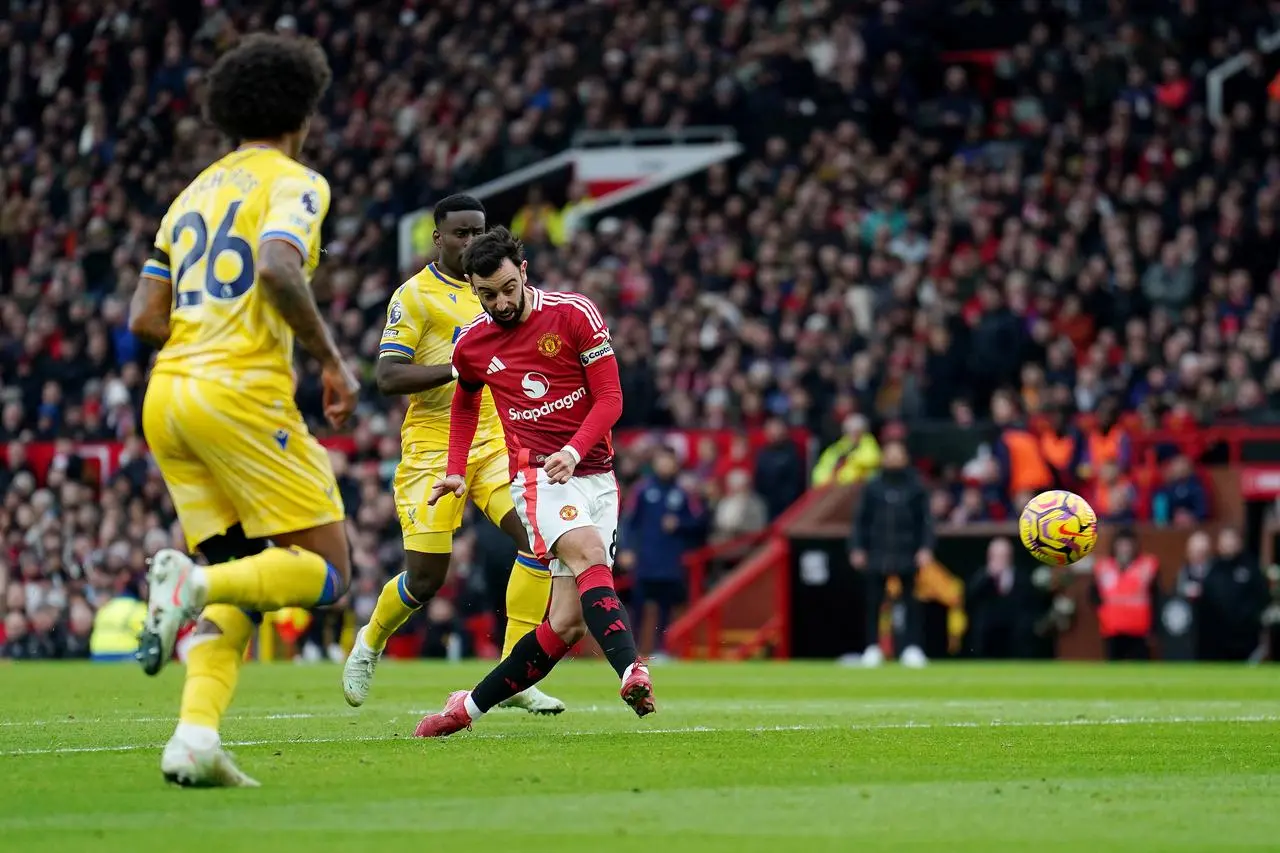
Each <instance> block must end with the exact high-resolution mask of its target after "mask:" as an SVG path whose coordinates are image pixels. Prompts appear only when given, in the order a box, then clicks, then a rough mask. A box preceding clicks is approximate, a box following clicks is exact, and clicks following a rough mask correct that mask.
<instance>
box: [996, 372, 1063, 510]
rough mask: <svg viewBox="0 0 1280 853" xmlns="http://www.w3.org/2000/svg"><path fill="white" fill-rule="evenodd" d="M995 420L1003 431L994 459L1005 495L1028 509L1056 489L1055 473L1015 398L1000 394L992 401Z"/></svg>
mask: <svg viewBox="0 0 1280 853" xmlns="http://www.w3.org/2000/svg"><path fill="white" fill-rule="evenodd" d="M991 419H992V420H993V421H994V422H995V424H996V427H997V428H999V430H1000V435H999V437H998V438H997V439H996V443H995V448H994V451H995V452H994V455H995V459H996V463H997V465H998V466H999V482H1000V484H1001V492H1002V494H1004V495H1006V496H1008V499H1009V500H1010V501H1011V506H1015V507H1020V506H1024V505H1026V503H1027V501H1029V500H1031V499H1032V498H1033V497H1035V496H1036V495H1037V494H1038V493H1040V492H1043V491H1045V490H1046V489H1050V488H1053V482H1054V478H1053V471H1052V470H1051V469H1050V468H1049V465H1048V463H1046V462H1045V459H1044V456H1043V455H1042V454H1041V452H1040V443H1039V441H1037V439H1036V437H1035V436H1034V435H1032V434H1031V432H1029V431H1028V430H1027V427H1026V425H1025V424H1024V423H1023V422H1022V420H1021V419H1020V412H1019V411H1018V404H1017V403H1016V402H1015V401H1014V399H1013V397H1012V396H1011V395H1009V394H1007V393H1004V392H999V393H997V394H996V395H995V396H994V397H992V398H991Z"/></svg>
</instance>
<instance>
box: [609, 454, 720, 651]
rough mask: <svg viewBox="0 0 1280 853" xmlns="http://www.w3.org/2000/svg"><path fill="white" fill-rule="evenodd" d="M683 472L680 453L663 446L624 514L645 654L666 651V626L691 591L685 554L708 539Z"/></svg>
mask: <svg viewBox="0 0 1280 853" xmlns="http://www.w3.org/2000/svg"><path fill="white" fill-rule="evenodd" d="M679 473H680V458H679V456H677V455H676V452H675V451H674V450H672V449H671V448H669V447H659V448H658V450H657V452H656V453H655V455H654V460H653V473H652V474H651V475H650V476H648V477H646V478H644V479H642V480H641V481H640V482H639V483H638V484H637V485H636V486H635V487H633V489H632V491H631V495H630V497H629V498H628V500H627V505H626V508H625V510H624V512H623V515H622V525H623V527H625V528H626V531H627V533H626V535H625V541H626V542H627V543H628V547H629V549H630V550H631V551H633V552H634V557H632V558H631V559H629V560H628V562H629V563H631V565H632V566H634V568H633V569H632V574H633V577H634V584H633V586H632V589H631V608H632V611H633V613H632V621H633V622H635V624H636V633H637V635H638V636H637V640H638V642H637V646H638V647H639V649H640V652H641V654H644V655H649V654H652V653H653V652H654V651H655V650H656V651H657V652H659V653H661V652H664V651H665V648H664V645H663V643H664V640H663V638H664V637H665V636H666V631H667V627H668V626H669V625H670V624H671V620H672V617H673V615H674V613H675V610H676V608H678V607H679V606H680V605H682V604H683V603H684V602H685V600H686V598H687V596H688V590H687V589H686V586H685V566H684V557H685V555H686V554H687V553H689V552H690V551H691V550H693V549H694V548H697V547H698V546H699V545H701V544H702V542H703V541H704V540H705V538H706V529H707V513H706V510H705V509H704V508H703V506H702V502H701V501H700V500H699V499H698V498H697V496H695V495H694V494H692V493H691V492H689V490H687V489H685V488H684V487H683V486H681V485H680V484H679V483H678V482H677V481H676V475H677V474H679Z"/></svg>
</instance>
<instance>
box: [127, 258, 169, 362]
mask: <svg viewBox="0 0 1280 853" xmlns="http://www.w3.org/2000/svg"><path fill="white" fill-rule="evenodd" d="M172 304H173V285H172V284H171V283H170V282H169V280H168V279H160V278H158V277H155V276H151V275H146V274H144V275H142V276H140V277H139V278H138V287H137V288H136V289H135V290H134V291H133V298H132V299H130V300H129V331H131V332H133V333H134V334H135V335H137V336H138V337H139V338H142V340H144V341H146V342H147V343H149V344H151V345H152V346H157V347H162V346H164V344H165V342H166V341H167V340H169V307H170V306H171V305H172Z"/></svg>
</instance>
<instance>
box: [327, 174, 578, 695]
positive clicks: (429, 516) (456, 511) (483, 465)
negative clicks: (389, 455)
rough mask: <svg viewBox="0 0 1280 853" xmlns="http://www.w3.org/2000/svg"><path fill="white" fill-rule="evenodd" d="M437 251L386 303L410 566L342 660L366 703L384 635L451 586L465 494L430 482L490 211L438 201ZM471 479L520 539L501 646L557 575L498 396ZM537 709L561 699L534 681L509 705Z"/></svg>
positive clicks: (442, 459)
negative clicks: (538, 551) (402, 405)
mask: <svg viewBox="0 0 1280 853" xmlns="http://www.w3.org/2000/svg"><path fill="white" fill-rule="evenodd" d="M433 215H434V218H435V232H434V233H433V234H432V239H433V241H434V242H435V247H436V253H437V258H438V259H437V260H436V261H435V262H433V263H430V264H428V265H427V266H426V268H425V269H423V270H422V271H420V272H419V273H418V274H417V275H415V276H413V277H412V278H410V279H409V280H408V281H406V282H405V283H404V284H403V285H401V286H400V287H399V288H398V289H397V290H396V292H395V294H394V295H393V296H392V297H391V302H390V304H388V306H387V325H386V328H385V329H383V332H382V343H381V345H380V346H379V347H378V368H377V373H376V377H377V381H378V390H379V391H381V392H382V393H384V394H407V395H409V410H408V411H407V412H406V413H405V417H404V425H403V427H402V428H401V439H400V446H401V454H400V463H399V464H398V465H397V466H396V475H395V497H396V512H397V515H399V517H400V529H401V530H402V531H403V533H404V552H405V559H404V571H402V572H401V573H400V574H398V575H396V576H395V577H393V578H392V579H391V580H390V581H388V582H387V584H386V585H385V586H384V587H383V588H382V593H381V594H380V595H379V596H378V603H377V605H376V606H375V607H374V610H373V614H372V616H371V617H370V619H369V624H368V625H366V626H365V627H363V628H361V629H360V631H359V633H358V634H357V635H356V641H355V644H354V646H353V648H352V650H351V654H350V656H348V658H347V662H346V665H345V666H344V667H343V670H342V692H343V695H344V696H345V697H346V700H347V703H348V704H350V705H353V706H358V705H363V704H364V701H365V699H366V698H368V695H369V690H370V688H371V687H372V685H373V676H374V671H375V669H376V667H377V665H378V661H379V659H380V658H381V657H382V651H383V649H384V648H385V647H386V645H387V640H388V639H390V637H391V635H392V634H394V633H395V632H396V630H398V629H399V628H400V626H401V625H403V624H404V623H405V622H406V621H408V619H409V617H411V616H412V615H413V614H414V613H415V612H417V611H418V610H420V609H421V608H422V607H423V606H424V605H425V604H426V603H427V602H428V601H430V600H431V598H432V597H434V596H435V594H436V592H438V591H439V589H440V587H441V586H443V585H444V582H445V578H446V577H447V575H448V573H449V563H450V562H451V560H452V552H453V534H454V531H456V530H457V529H458V527H459V526H460V525H461V523H462V510H463V506H464V504H463V501H461V500H447V501H442V502H437V503H433V504H431V505H428V504H427V496H428V494H429V493H430V491H431V487H432V486H433V485H434V484H435V483H436V482H438V481H439V480H440V479H441V478H442V477H444V476H445V474H446V473H447V472H446V470H445V464H446V462H447V460H448V455H449V409H450V405H451V402H452V400H453V387H452V386H453V381H454V375H455V374H454V371H453V365H452V358H453V345H454V340H455V339H456V338H457V336H458V335H459V334H460V332H461V329H462V327H463V326H465V325H467V324H468V323H469V322H471V321H472V320H473V319H475V317H476V315H478V314H480V313H481V310H480V303H479V301H477V299H476V296H475V293H474V292H473V291H472V289H471V286H470V285H469V284H467V282H466V281H465V280H464V279H463V277H462V276H463V272H462V253H463V251H464V250H465V249H466V248H467V246H468V245H469V244H470V243H471V241H472V239H474V238H475V237H477V236H478V235H480V234H483V233H484V232H485V209H484V205H483V204H481V203H480V202H479V201H478V200H477V199H475V198H473V197H471V196H468V195H451V196H449V197H448V198H445V199H442V200H441V201H440V203H439V204H437V205H436V206H435V209H434V211H433ZM467 471H468V483H467V486H468V489H467V491H468V492H469V494H470V497H471V500H472V501H473V502H474V503H475V505H476V508H477V509H479V510H480V511H481V512H483V513H484V514H485V515H486V516H488V518H489V519H490V520H491V521H492V522H493V523H494V524H495V525H496V526H497V527H499V528H501V529H502V531H503V532H504V533H506V534H507V535H508V536H510V537H511V539H512V541H514V542H515V544H516V548H517V556H516V560H515V564H514V565H513V566H512V567H511V575H510V578H509V580H508V581H507V597H506V611H507V630H506V636H505V640H504V643H503V649H502V656H503V657H506V656H508V655H510V654H511V652H512V650H513V649H515V646H516V643H517V642H518V641H519V640H520V638H521V637H523V636H524V635H525V634H528V633H529V632H530V631H533V630H534V629H535V628H537V626H538V623H540V622H541V621H542V617H543V616H544V615H545V614H546V612H547V596H548V595H549V594H550V592H551V574H550V572H549V571H548V569H547V566H546V564H545V563H543V562H542V561H540V560H538V559H537V558H536V557H534V556H533V554H532V553H531V551H530V547H529V541H528V537H527V534H526V532H525V527H524V525H523V524H522V523H521V521H520V518H519V516H518V515H517V514H516V511H515V506H514V504H513V503H512V500H511V490H510V489H509V488H508V487H509V486H510V483H511V478H510V477H509V476H508V471H507V445H506V441H505V440H504V439H503V435H502V426H501V424H500V423H499V422H498V413H497V411H496V410H495V409H494V406H493V399H492V397H491V396H490V395H489V394H485V395H484V396H483V399H482V400H481V402H480V413H479V416H478V418H477V426H476V431H475V437H474V440H473V444H472V446H471V449H470V456H469V459H468V464H467ZM502 704H503V705H504V707H513V708H522V709H524V710H526V711H529V712H531V713H537V714H558V713H560V712H561V711H563V710H564V703H563V702H561V701H560V700H559V699H555V698H553V697H551V696H548V695H546V694H545V693H543V692H542V691H541V690H539V689H538V688H537V687H529V688H528V689H526V690H522V691H521V692H519V693H517V694H516V695H514V696H512V697H510V698H509V699H507V700H506V701H505V702H503V703H502Z"/></svg>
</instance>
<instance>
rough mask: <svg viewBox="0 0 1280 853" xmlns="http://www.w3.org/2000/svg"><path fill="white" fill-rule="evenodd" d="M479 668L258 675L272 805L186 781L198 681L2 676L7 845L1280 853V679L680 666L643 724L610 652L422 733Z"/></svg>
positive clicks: (283, 670) (1097, 669) (418, 666)
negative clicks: (470, 719) (539, 689)
mask: <svg viewBox="0 0 1280 853" xmlns="http://www.w3.org/2000/svg"><path fill="white" fill-rule="evenodd" d="M482 672H483V666H482V665H480V664H465V665H455V666H449V665H445V664H425V663H414V664H404V663H400V664H397V663H386V664H384V665H383V666H382V667H381V669H380V670H379V672H378V680H377V683H376V684H375V687H374V693H373V696H372V697H371V698H370V701H369V703H368V705H366V706H365V707H364V708H362V709H359V710H351V709H348V708H347V707H346V705H345V704H344V703H343V701H342V694H341V689H340V685H339V669H338V668H337V667H335V666H332V665H317V666H292V665H286V664H277V665H250V666H249V667H247V668H246V669H245V671H244V673H243V676H242V679H241V689H240V693H239V696H238V698H237V701H236V704H235V705H234V706H233V708H232V713H231V716H230V717H229V719H228V720H227V721H226V724H225V726H224V737H225V739H226V740H227V741H228V743H230V744H231V745H232V749H233V751H234V753H235V755H236V758H237V760H238V761H239V763H240V764H241V766H242V767H243V768H244V769H245V770H246V772H248V773H249V774H250V775H252V776H255V777H256V778H258V779H259V780H260V781H261V782H262V784H263V787H262V788H261V789H258V790H244V791H193V790H181V789H178V788H173V787H169V786H166V785H165V784H164V782H163V781H162V780H161V778H160V773H159V769H158V766H159V749H160V747H161V745H162V744H163V742H164V741H165V739H166V738H167V737H168V735H169V733H170V731H171V729H172V725H173V718H172V715H173V713H174V710H175V708H176V703H177V699H178V695H179V690H180V685H181V679H182V673H181V668H180V667H176V666H175V667H171V668H170V669H169V670H167V671H166V672H165V673H163V674H162V675H161V676H160V677H159V678H157V679H147V678H146V677H144V676H143V675H142V674H141V673H140V672H138V671H137V669H135V668H134V667H132V666H127V665H126V666H91V665H81V664H48V665H41V664H18V665H5V666H0V850H6V851H8V850H13V851H41V853H44V851H76V853H82V851H97V850H113V851H114V850H119V851H128V853H150V851H156V853H161V851H163V852H164V853H201V851H216V853H239V851H253V853H287V851H295V850H296V851H306V853H328V851H344V852H345V853H356V851H395V852H396V853H399V851H426V850H430V851H459V853H487V851H499V850H503V851H520V853H523V852H524V851H554V853H579V851H581V853H587V852H588V851H591V853H597V851H610V852H611V853H614V852H615V851H616V853H623V851H646V853H684V851H689V853H693V851H699V852H700V853H701V851H734V853H743V851H769V853H777V851H779V850H780V849H785V848H786V847H789V846H790V845H792V844H793V843H794V844H796V845H797V849H800V850H804V851H806V853H810V851H835V850H852V851H876V850H908V849H909V850H938V851H940V853H942V851H947V852H948V853H950V851H969V850H972V851H984V853H987V851H992V850H1017V851H1087V853H1104V851H1126V853H1128V851H1136V850H1141V851H1157V850H1178V851H1193V850H1195V851H1200V850H1204V851H1209V850H1212V851H1223V850H1280V746H1278V742H1280V679H1278V676H1280V668H1270V667H1261V668H1254V669H1245V668H1215V667H1205V666H1175V665H1163V666H1161V665H1155V666H1145V667H1144V666H1102V665H1075V664H1044V665H995V664H990V665H979V664H937V665H934V666H932V667H930V668H929V669H927V670H923V671H907V670H903V669H900V668H898V667H896V666H890V667H885V668H883V669H880V670H876V671H862V670H849V669H841V668H838V667H835V666H833V665H830V664H807V663H806V664H798V663H797V664H740V665H728V664H725V665H714V664H674V665H671V666H663V667H655V669H654V671H653V672H654V677H655V682H656V686H657V696H658V702H659V706H658V707H659V713H657V714H655V715H652V716H650V717H647V718H645V719H644V720H637V719H636V717H635V716H634V715H633V714H631V712H630V711H629V710H628V709H626V708H625V707H624V706H623V705H622V703H621V701H620V700H619V699H618V696H617V688H616V681H615V679H614V678H613V676H612V674H611V673H610V672H609V671H608V668H607V667H606V666H605V665H604V664H603V662H600V661H572V662H566V663H565V664H563V665H562V666H561V667H560V668H558V669H557V670H556V672H555V674H554V675H553V676H552V678H551V679H550V680H549V681H548V683H547V684H546V685H545V686H546V688H547V689H548V691H549V692H552V693H554V694H556V695H558V696H560V697H562V698H564V699H565V700H566V701H567V702H569V704H570V710H569V711H568V712H567V713H565V714H563V715H561V716H560V717H556V718H534V717H530V716H528V715H526V714H523V713H519V712H513V711H495V712H493V713H491V714H490V715H489V716H488V717H487V718H485V719H484V720H483V721H481V723H480V724H479V725H477V727H476V729H475V731H474V732H464V733H461V734H459V735H455V736H454V737H452V738H449V739H447V740H442V741H430V742H424V741H415V740H413V739H411V738H409V737H407V735H408V734H409V733H410V732H412V730H413V727H414V725H415V723H416V722H417V720H418V717H419V716H420V715H421V713H422V712H423V711H424V710H427V709H435V708H437V707H439V706H440V704H441V703H442V702H443V698H444V696H445V694H446V693H447V692H448V691H449V690H451V689H455V688H459V687H466V686H470V685H471V684H472V683H473V682H474V681H475V679H476V678H477V677H478V676H479V675H480V674H481V673H482Z"/></svg>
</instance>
